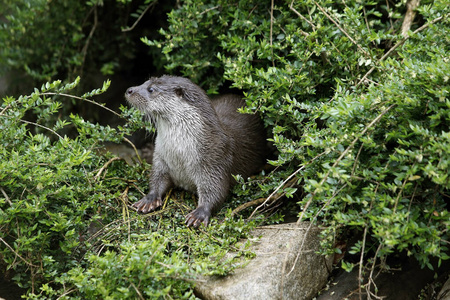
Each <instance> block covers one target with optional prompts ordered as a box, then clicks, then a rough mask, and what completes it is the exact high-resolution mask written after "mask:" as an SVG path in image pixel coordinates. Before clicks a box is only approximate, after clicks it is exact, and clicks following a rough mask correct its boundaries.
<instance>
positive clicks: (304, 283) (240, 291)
mask: <svg viewBox="0 0 450 300" xmlns="http://www.w3.org/2000/svg"><path fill="white" fill-rule="evenodd" d="M309 227H310V228H309ZM319 232H320V230H319V229H318V228H317V227H315V226H309V223H302V224H300V225H299V226H297V225H296V224H295V223H291V224H281V225H273V226H267V227H262V228H259V229H256V230H255V231H254V232H253V235H254V236H261V238H260V239H259V240H257V241H256V242H255V243H254V244H253V245H252V246H251V248H250V251H252V252H254V253H255V254H256V257H255V258H253V259H252V260H250V262H249V263H248V264H247V265H246V266H245V267H243V268H238V269H236V270H235V271H234V273H233V274H231V275H229V276H226V277H209V278H206V280H205V281H204V282H203V281H199V282H198V283H197V285H196V288H195V292H196V295H197V296H199V297H200V298H202V299H208V300H213V299H214V300H216V299H227V300H229V299H245V300H251V299H258V300H259V299H284V300H288V299H295V300H302V299H312V298H313V297H314V296H315V295H316V294H317V292H318V291H319V290H320V289H321V288H322V287H323V286H324V285H325V283H326V282H327V278H328V275H329V272H330V271H331V269H332V257H324V256H322V255H320V254H317V253H316V251H317V250H318V249H319V243H320V240H319V238H318V234H319ZM298 254H299V255H298ZM294 264H295V265H294Z"/></svg>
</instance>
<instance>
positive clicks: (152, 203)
mask: <svg viewBox="0 0 450 300" xmlns="http://www.w3.org/2000/svg"><path fill="white" fill-rule="evenodd" d="M172 185H173V183H172V179H171V178H170V175H169V169H168V167H167V165H166V164H165V163H164V161H162V160H160V159H159V157H158V156H157V155H155V157H154V159H153V167H152V172H151V174H150V192H149V193H148V194H147V195H146V196H145V197H144V198H142V199H141V200H139V201H137V202H135V203H134V204H133V205H132V207H134V208H136V211H137V212H140V213H143V214H146V213H149V212H152V211H154V210H156V209H157V208H159V207H160V206H162V196H163V195H164V194H165V193H166V191H167V190H168V189H169V188H170V187H171V186H172Z"/></svg>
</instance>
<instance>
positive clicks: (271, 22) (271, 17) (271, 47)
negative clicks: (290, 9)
mask: <svg viewBox="0 0 450 300" xmlns="http://www.w3.org/2000/svg"><path fill="white" fill-rule="evenodd" d="M273 1H274V0H271V3H270V50H271V52H272V66H273V67H275V58H274V57H273V37H272V35H273Z"/></svg>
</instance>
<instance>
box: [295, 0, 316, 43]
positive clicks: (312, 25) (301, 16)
mask: <svg viewBox="0 0 450 300" xmlns="http://www.w3.org/2000/svg"><path fill="white" fill-rule="evenodd" d="M289 9H290V10H292V11H293V12H294V13H295V14H296V15H297V16H299V17H300V19H302V20H303V21H305V22H306V23H308V24H309V25H310V26H311V27H312V28H313V29H314V30H315V29H316V25H314V24H313V23H312V22H311V21H309V20H308V19H307V18H305V17H304V16H303V15H302V14H301V13H299V12H298V11H297V10H296V9H295V8H294V0H292V2H291V5H290V6H289ZM305 33H306V32H305ZM306 34H307V33H306ZM307 35H309V34H307Z"/></svg>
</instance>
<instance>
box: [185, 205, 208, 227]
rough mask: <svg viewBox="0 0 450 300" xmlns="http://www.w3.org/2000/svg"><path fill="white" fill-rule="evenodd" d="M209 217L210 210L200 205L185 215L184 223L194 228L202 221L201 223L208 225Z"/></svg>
mask: <svg viewBox="0 0 450 300" xmlns="http://www.w3.org/2000/svg"><path fill="white" fill-rule="evenodd" d="M210 217H211V211H210V210H208V209H206V208H204V207H201V206H200V207H197V208H196V209H194V210H193V211H191V212H190V213H189V214H188V215H187V216H186V221H185V224H186V225H187V226H188V227H191V226H192V227H195V228H197V227H199V226H200V225H201V224H202V223H203V225H205V226H208V224H209V218H210Z"/></svg>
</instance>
